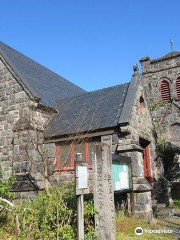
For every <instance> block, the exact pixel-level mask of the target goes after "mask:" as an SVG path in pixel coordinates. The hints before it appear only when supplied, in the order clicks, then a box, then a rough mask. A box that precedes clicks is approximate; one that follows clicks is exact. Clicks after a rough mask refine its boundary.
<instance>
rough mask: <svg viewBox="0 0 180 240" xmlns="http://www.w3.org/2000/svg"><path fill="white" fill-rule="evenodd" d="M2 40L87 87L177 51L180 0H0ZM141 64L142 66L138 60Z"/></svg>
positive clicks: (122, 77)
mask: <svg viewBox="0 0 180 240" xmlns="http://www.w3.org/2000/svg"><path fill="white" fill-rule="evenodd" d="M0 8H1V11H0V41H2V42H4V43H6V44H7V45H9V46H11V47H12V48H15V49H16V50H18V51H20V52H21V53H23V54H25V55H27V56H28V57H30V58H32V59H33V60H35V61H37V62H39V63H40V64H42V65H44V66H45V67H47V68H49V69H51V70H52V71H54V72H56V73H58V74H59V75H61V76H63V77H65V78H66V79H68V80H69V81H71V82H73V83H75V84H76V85H78V86H80V87H82V88H83V89H85V90H86V91H93V90H96V89H101V88H105V87H110V86H113V85H118V84H121V83H125V82H129V81H130V79H131V76H132V73H133V64H134V63H138V64H139V59H141V58H142V57H146V56H150V57H151V59H154V58H158V57H161V56H162V55H164V54H166V53H168V52H170V51H171V47H170V38H171V39H172V40H173V44H174V50H180V17H179V12H180V1H179V0H170V1H169V0H151V1H146V0H136V1H135V0H6V1H2V0H0ZM139 67H140V64H139Z"/></svg>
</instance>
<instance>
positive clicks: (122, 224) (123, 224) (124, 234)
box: [116, 212, 177, 240]
mask: <svg viewBox="0 0 180 240" xmlns="http://www.w3.org/2000/svg"><path fill="white" fill-rule="evenodd" d="M158 221H159V220H153V221H152V222H151V224H147V223H146V222H145V221H142V220H141V219H137V218H134V217H132V218H131V217H125V216H123V214H122V213H121V212H119V213H116V232H117V234H116V237H117V240H131V239H134V240H138V239H147V240H162V239H163V240H170V239H172V240H173V239H177V238H175V237H174V235H173V234H169V233H145V232H144V233H143V234H142V235H139V236H138V235H136V233H135V229H136V228H137V227H141V228H142V229H143V230H144V229H147V230H153V229H154V228H155V227H158V229H172V228H168V227H165V225H158V224H159V222H158Z"/></svg>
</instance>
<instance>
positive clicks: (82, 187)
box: [75, 153, 89, 240]
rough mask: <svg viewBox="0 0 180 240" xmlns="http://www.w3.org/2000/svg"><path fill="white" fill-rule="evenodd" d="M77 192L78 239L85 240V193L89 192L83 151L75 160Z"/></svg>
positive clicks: (86, 166) (87, 170)
mask: <svg viewBox="0 0 180 240" xmlns="http://www.w3.org/2000/svg"><path fill="white" fill-rule="evenodd" d="M75 168H76V169H75V178H76V181H75V182H76V184H75V193H76V195H77V220H78V221H77V222H78V236H77V237H78V240H84V199H83V195H84V194H88V193H89V169H88V163H87V162H83V158H82V153H77V154H76V162H75Z"/></svg>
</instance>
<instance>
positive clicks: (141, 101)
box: [139, 97, 147, 112]
mask: <svg viewBox="0 0 180 240" xmlns="http://www.w3.org/2000/svg"><path fill="white" fill-rule="evenodd" d="M139 101H140V108H141V112H146V111H147V109H146V103H145V101H144V98H143V97H140V100H139Z"/></svg>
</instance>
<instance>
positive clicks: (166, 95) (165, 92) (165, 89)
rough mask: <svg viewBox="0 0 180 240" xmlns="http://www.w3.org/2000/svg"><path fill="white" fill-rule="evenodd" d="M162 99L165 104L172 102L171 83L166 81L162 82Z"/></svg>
mask: <svg viewBox="0 0 180 240" xmlns="http://www.w3.org/2000/svg"><path fill="white" fill-rule="evenodd" d="M161 97H162V101H163V102H166V101H170V100H171V94H170V88H169V83H168V82H167V81H165V80H163V81H162V82H161Z"/></svg>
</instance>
